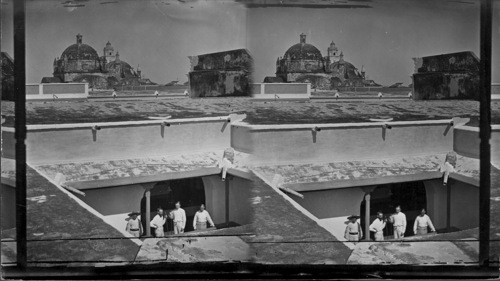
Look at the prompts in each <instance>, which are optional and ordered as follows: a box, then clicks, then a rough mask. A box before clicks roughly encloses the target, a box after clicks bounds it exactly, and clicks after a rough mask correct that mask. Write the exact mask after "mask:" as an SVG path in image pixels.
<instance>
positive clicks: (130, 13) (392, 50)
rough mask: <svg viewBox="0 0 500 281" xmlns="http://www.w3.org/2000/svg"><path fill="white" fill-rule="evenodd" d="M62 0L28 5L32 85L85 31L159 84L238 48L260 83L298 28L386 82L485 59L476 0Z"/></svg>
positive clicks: (7, 24)
mask: <svg viewBox="0 0 500 281" xmlns="http://www.w3.org/2000/svg"><path fill="white" fill-rule="evenodd" d="M272 1H273V0H268V1H266V0H260V1H254V3H267V4H269V3H271V2H272ZM283 1H288V3H296V2H297V0H283ZM313 1H314V0H313ZM316 1H317V2H318V3H324V2H325V1H320V0H316ZM327 1H338V0H327ZM4 3H6V4H4V5H3V6H2V8H3V9H2V34H3V35H2V46H1V49H2V51H7V52H8V53H9V54H11V56H12V55H13V52H12V14H11V13H12V10H11V8H12V4H11V3H9V2H8V1H7V2H4ZM62 3H63V1H62V0H60V1H49V0H39V1H28V2H27V8H26V12H27V18H26V20H27V22H26V38H27V39H26V44H27V52H26V53H27V82H28V83H39V82H40V80H41V79H42V77H44V76H51V75H52V63H53V60H54V58H55V57H59V56H61V53H62V52H63V51H64V49H65V48H66V47H68V46H69V45H71V44H74V43H75V41H76V38H75V35H76V34H78V33H80V34H82V35H83V43H86V44H89V45H90V46H92V47H94V48H95V49H96V51H97V52H98V53H99V54H102V48H103V47H104V45H105V44H106V42H107V41H110V42H111V44H112V45H113V46H114V48H115V50H118V51H119V52H120V58H121V59H122V60H124V61H126V62H128V63H129V64H130V65H132V66H133V67H137V65H138V64H139V65H140V67H141V70H142V72H143V74H144V76H146V77H147V78H150V79H151V80H152V81H153V82H156V83H167V82H170V81H172V80H180V81H181V82H184V81H187V76H186V74H187V73H188V71H189V67H190V65H189V59H188V58H187V56H191V55H198V54H203V53H211V52H218V51H224V50H231V49H237V48H247V49H248V50H249V52H250V53H251V54H252V56H253V58H254V62H255V66H254V67H255V73H254V79H255V81H256V82H260V81H262V79H263V78H264V77H265V76H273V75H274V73H275V67H276V66H275V62H276V59H277V57H279V56H283V54H284V53H285V51H286V50H287V49H288V48H289V47H290V46H292V45H293V44H296V43H298V42H299V34H300V33H305V34H307V42H308V43H311V44H313V45H315V46H316V47H317V48H318V49H319V50H320V51H321V52H322V54H323V55H324V56H326V49H327V47H328V45H329V44H330V42H331V41H334V42H335V43H336V45H337V47H339V48H340V49H341V50H342V51H343V53H344V59H345V60H346V61H349V62H351V63H352V64H354V65H355V66H356V67H357V68H359V69H361V66H362V65H364V67H365V70H366V73H367V75H368V77H369V78H370V79H373V80H375V81H376V82H378V83H380V84H383V85H390V84H392V83H396V82H402V83H404V84H409V83H411V78H410V77H411V75H412V74H413V72H414V65H413V61H412V58H413V57H419V56H428V55H435V54H442V53H450V52H457V51H468V50H470V51H473V52H474V53H476V55H478V56H479V4H478V3H479V1H475V0H457V1H455V0H397V1H396V0H356V1H355V0H343V2H341V3H349V5H350V4H353V5H351V6H356V5H359V6H361V7H363V8H352V7H351V8H344V7H342V5H343V4H341V5H330V6H329V7H332V8H317V7H319V6H314V8H311V7H309V8H303V7H299V6H293V5H282V6H281V7H279V8H278V7H269V5H268V6H267V7H265V6H266V5H264V7H262V6H259V5H255V6H244V5H242V4H240V3H235V2H233V1H230V0H224V1H214V0H212V1H206V0H183V1H178V0H143V1H132V0H130V1H123V0H120V1H119V2H116V1H110V0H90V1H88V0H78V1H77V0H74V2H73V3H77V4H81V5H84V6H83V7H64V5H63V4H62ZM277 3H280V2H279V1H278V2H277ZM285 3H287V2H285ZM332 3H334V2H332ZM494 5H495V10H494V11H493V12H494V22H493V25H494V26H493V61H492V64H493V70H492V71H493V79H492V80H493V82H500V1H499V0H495V1H494ZM271 6H272V5H271ZM321 7H325V6H321Z"/></svg>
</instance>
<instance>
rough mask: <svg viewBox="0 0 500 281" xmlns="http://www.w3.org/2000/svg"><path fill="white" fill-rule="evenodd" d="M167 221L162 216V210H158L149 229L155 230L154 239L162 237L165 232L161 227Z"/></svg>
mask: <svg viewBox="0 0 500 281" xmlns="http://www.w3.org/2000/svg"><path fill="white" fill-rule="evenodd" d="M166 221H167V218H166V217H165V216H164V215H163V209H162V208H158V210H157V214H156V216H155V217H154V218H153V220H152V221H151V227H152V228H154V229H155V237H157V238H159V237H164V236H165V232H164V231H163V225H164V224H165V222H166Z"/></svg>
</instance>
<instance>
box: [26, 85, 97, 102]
mask: <svg viewBox="0 0 500 281" xmlns="http://www.w3.org/2000/svg"><path fill="white" fill-rule="evenodd" d="M88 96H89V84H88V83H42V84H26V100H28V101H30V100H58V99H86V98H88Z"/></svg>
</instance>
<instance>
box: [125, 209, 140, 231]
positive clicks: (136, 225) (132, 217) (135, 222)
mask: <svg viewBox="0 0 500 281" xmlns="http://www.w3.org/2000/svg"><path fill="white" fill-rule="evenodd" d="M138 215H139V212H132V213H130V214H128V216H129V218H128V222H127V227H126V228H125V230H126V231H127V232H128V233H130V234H132V235H134V236H135V237H141V235H142V232H143V231H142V224H141V220H140V219H139V218H138V217H137V216H138Z"/></svg>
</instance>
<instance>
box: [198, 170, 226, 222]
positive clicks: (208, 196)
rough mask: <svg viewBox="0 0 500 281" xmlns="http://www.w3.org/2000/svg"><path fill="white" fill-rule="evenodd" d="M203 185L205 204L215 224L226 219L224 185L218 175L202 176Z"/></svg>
mask: <svg viewBox="0 0 500 281" xmlns="http://www.w3.org/2000/svg"><path fill="white" fill-rule="evenodd" d="M202 179H203V185H204V186H205V205H206V209H207V211H208V212H209V213H210V216H211V217H212V220H213V221H214V223H215V224H218V223H224V222H225V221H226V200H225V196H226V195H225V194H226V193H225V185H224V182H223V181H222V180H221V177H220V176H218V175H214V176H207V177H202Z"/></svg>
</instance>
